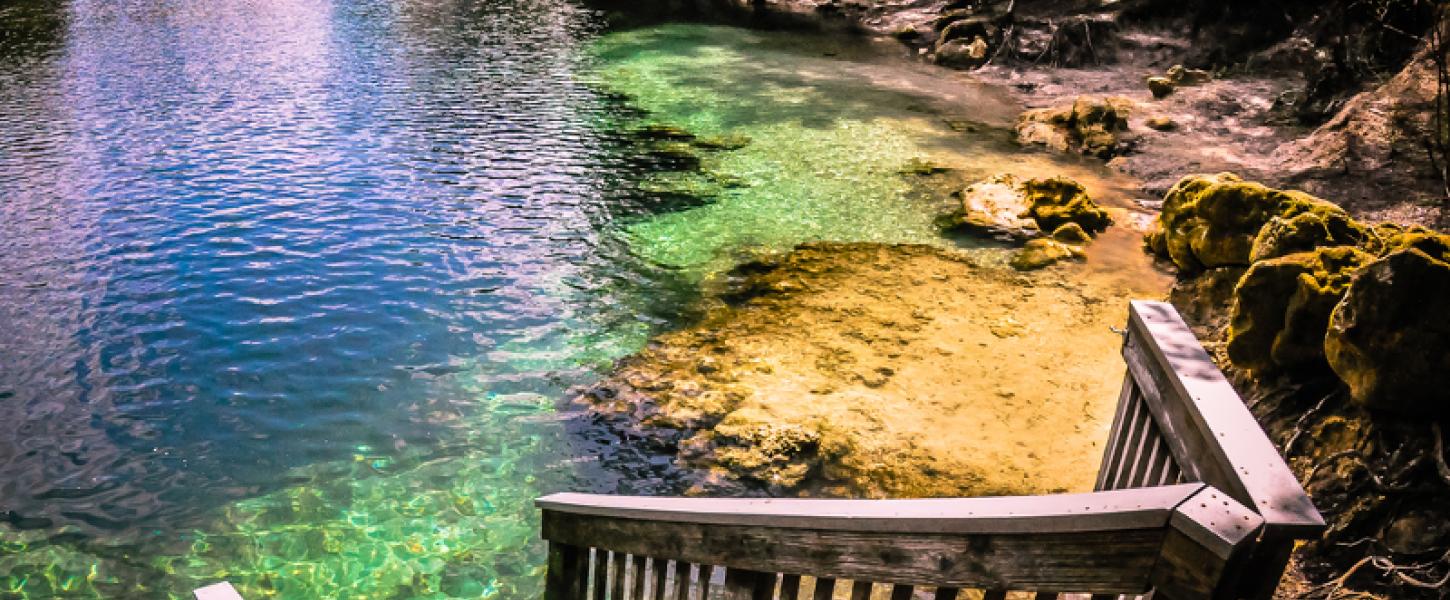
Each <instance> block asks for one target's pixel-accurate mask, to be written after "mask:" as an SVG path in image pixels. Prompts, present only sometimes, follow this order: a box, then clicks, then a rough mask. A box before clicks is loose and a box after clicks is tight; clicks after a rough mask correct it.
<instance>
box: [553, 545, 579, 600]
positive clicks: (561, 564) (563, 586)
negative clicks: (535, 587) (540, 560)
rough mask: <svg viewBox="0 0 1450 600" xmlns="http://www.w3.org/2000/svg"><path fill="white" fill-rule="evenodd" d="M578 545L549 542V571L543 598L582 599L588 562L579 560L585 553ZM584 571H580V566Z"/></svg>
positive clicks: (554, 599) (559, 599)
mask: <svg viewBox="0 0 1450 600" xmlns="http://www.w3.org/2000/svg"><path fill="white" fill-rule="evenodd" d="M587 553H588V551H587V550H581V549H580V548H579V547H578V546H570V545H567V544H559V543H555V542H549V572H548V574H547V575H546V576H545V581H544V598H545V600H584V589H583V585H582V584H583V582H584V581H585V577H586V576H587V575H588V569H589V563H588V562H585V561H581V560H579V558H580V555H583V554H587ZM581 566H582V567H583V571H584V573H583V574H581V573H580V570H581V569H580V567H581Z"/></svg>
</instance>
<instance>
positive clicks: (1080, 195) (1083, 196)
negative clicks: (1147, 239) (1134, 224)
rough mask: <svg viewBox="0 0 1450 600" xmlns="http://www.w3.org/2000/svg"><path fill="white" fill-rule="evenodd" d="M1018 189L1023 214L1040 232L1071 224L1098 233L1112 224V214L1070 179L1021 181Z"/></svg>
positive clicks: (1055, 178)
mask: <svg viewBox="0 0 1450 600" xmlns="http://www.w3.org/2000/svg"><path fill="white" fill-rule="evenodd" d="M1022 191H1023V194H1024V196H1025V198H1026V201H1027V216H1030V217H1032V220H1034V221H1036V222H1037V226H1038V228H1040V229H1041V230H1043V231H1056V230H1057V228H1059V227H1062V226H1063V225H1066V224H1068V223H1075V224H1077V225H1078V226H1079V227H1081V228H1082V229H1083V230H1084V231H1086V232H1088V233H1098V232H1101V231H1103V230H1105V229H1107V228H1108V226H1109V225H1112V224H1113V219H1112V217H1110V216H1108V212H1107V211H1105V210H1103V209H1102V208H1100V207H1098V205H1097V203H1096V202H1093V200H1092V198H1090V197H1088V195H1087V190H1086V189H1084V188H1083V186H1082V184H1080V183H1078V182H1076V181H1073V180H1071V179H1067V178H1065V177H1053V178H1051V179H1033V180H1029V181H1027V182H1026V183H1023V184H1022Z"/></svg>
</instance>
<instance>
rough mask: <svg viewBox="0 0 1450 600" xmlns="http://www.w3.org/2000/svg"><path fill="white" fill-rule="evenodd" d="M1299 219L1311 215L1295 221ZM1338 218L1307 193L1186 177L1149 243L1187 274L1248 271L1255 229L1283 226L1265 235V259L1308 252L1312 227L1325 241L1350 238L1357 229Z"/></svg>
mask: <svg viewBox="0 0 1450 600" xmlns="http://www.w3.org/2000/svg"><path fill="white" fill-rule="evenodd" d="M1300 215H1310V216H1307V217H1302V218H1300V219H1299V220H1297V221H1296V220H1295V218H1296V217H1299V216H1300ZM1343 215H1344V211H1343V209H1341V208H1339V207H1338V206H1336V205H1334V204H1332V203H1330V202H1326V201H1324V200H1320V199H1318V198H1315V197H1314V196H1311V195H1309V194H1305V193H1303V192H1299V191H1283V190H1276V189H1273V188H1269V187H1266V186H1264V185H1261V184H1258V183H1252V182H1246V181H1244V180H1242V179H1240V178H1239V177H1238V176H1236V175H1233V174H1232V173H1219V174H1217V175H1190V176H1187V177H1184V178H1183V179H1181V180H1179V181H1178V183H1177V184H1175V185H1174V186H1173V188H1172V189H1170V190H1168V194H1167V195H1166V196H1164V198H1163V211H1162V212H1161V213H1160V214H1159V215H1158V224H1157V227H1158V228H1160V229H1161V232H1162V239H1161V240H1155V239H1149V240H1148V242H1149V247H1150V248H1152V249H1153V250H1154V251H1155V252H1157V253H1158V254H1160V255H1161V256H1163V257H1164V258H1168V259H1170V260H1172V261H1173V262H1174V264H1177V265H1178V267H1179V268H1180V269H1182V270H1184V271H1187V272H1196V271H1199V270H1202V269H1204V268H1215V267H1228V266H1247V265H1249V264H1250V263H1252V262H1253V260H1252V259H1253V257H1254V249H1255V243H1256V241H1257V240H1258V238H1259V233H1260V230H1261V229H1263V228H1264V226H1265V225H1267V224H1268V223H1269V222H1270V221H1271V220H1273V219H1274V218H1275V217H1278V218H1280V219H1283V220H1285V223H1284V224H1283V225H1282V226H1279V227H1276V228H1275V229H1274V230H1273V231H1271V232H1270V233H1268V234H1266V236H1265V238H1264V240H1263V242H1262V244H1261V250H1260V253H1261V255H1262V256H1263V257H1265V258H1268V257H1272V256H1275V255H1282V254H1284V253H1288V252H1292V251H1294V250H1307V249H1308V247H1306V244H1308V243H1309V242H1310V241H1312V240H1313V239H1314V235H1313V232H1314V227H1313V225H1314V224H1315V223H1320V222H1322V223H1325V225H1324V228H1325V231H1326V233H1325V236H1324V237H1325V239H1337V238H1335V237H1334V236H1333V235H1331V234H1335V233H1337V234H1338V235H1339V236H1340V237H1343V238H1345V239H1352V238H1354V237H1355V236H1354V235H1351V232H1353V231H1358V230H1361V229H1362V227H1360V226H1356V225H1355V224H1353V223H1352V222H1351V221H1348V218H1347V217H1344V216H1343ZM1152 235H1156V234H1154V233H1150V236H1152ZM1309 247H1312V245H1310V246H1309Z"/></svg>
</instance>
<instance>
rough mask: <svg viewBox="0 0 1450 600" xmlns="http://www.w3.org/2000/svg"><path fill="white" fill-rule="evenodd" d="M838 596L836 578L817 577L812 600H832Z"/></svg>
mask: <svg viewBox="0 0 1450 600" xmlns="http://www.w3.org/2000/svg"><path fill="white" fill-rule="evenodd" d="M835 595H836V579H835V578H834V577H817V578H816V589H814V590H812V591H811V600H831V597H832V596H835Z"/></svg>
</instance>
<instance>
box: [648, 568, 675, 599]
mask: <svg viewBox="0 0 1450 600" xmlns="http://www.w3.org/2000/svg"><path fill="white" fill-rule="evenodd" d="M649 567H650V568H651V569H654V572H655V589H654V597H655V599H654V600H665V578H666V577H668V576H669V574H670V563H669V561H667V560H665V559H663V558H651V559H649Z"/></svg>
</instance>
